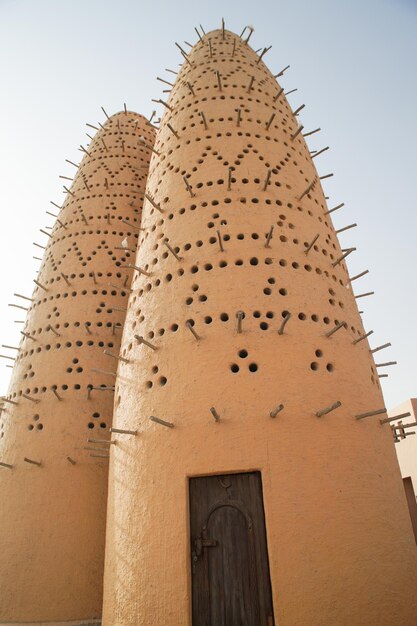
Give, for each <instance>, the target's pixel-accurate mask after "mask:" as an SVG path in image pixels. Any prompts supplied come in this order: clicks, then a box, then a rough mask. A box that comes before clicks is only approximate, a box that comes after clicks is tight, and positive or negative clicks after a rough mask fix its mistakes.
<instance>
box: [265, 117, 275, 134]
mask: <svg viewBox="0 0 417 626" xmlns="http://www.w3.org/2000/svg"><path fill="white" fill-rule="evenodd" d="M275 115H276V114H275V113H272V115H271V117H270V118H269V120H268V121H267V123H266V130H269V127H270V126H271V124H272V122H273V121H274V117H275Z"/></svg>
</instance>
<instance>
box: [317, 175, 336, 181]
mask: <svg viewBox="0 0 417 626" xmlns="http://www.w3.org/2000/svg"><path fill="white" fill-rule="evenodd" d="M332 176H334V174H324V176H319V179H320V180H325V179H326V178H331V177H332Z"/></svg>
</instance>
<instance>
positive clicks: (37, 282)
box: [33, 278, 48, 291]
mask: <svg viewBox="0 0 417 626" xmlns="http://www.w3.org/2000/svg"><path fill="white" fill-rule="evenodd" d="M33 282H34V283H35V285H38V287H40V288H41V289H43V290H44V291H48V289H47V288H46V287H45V285H42V283H40V282H39V281H38V280H36V278H34V279H33Z"/></svg>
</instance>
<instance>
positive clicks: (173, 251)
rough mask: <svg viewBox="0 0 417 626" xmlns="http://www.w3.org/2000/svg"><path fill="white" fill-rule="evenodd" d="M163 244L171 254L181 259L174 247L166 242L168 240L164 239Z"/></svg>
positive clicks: (178, 259)
mask: <svg viewBox="0 0 417 626" xmlns="http://www.w3.org/2000/svg"><path fill="white" fill-rule="evenodd" d="M164 246H166V247H167V248H168V250H169V251H170V252H171V254H172V255H173V256H174V257H175V258H176V259H177V261H182V257H181V256H179V255H178V254H177V253H176V252H175V250H174V248H173V247H172V246H170V244H169V243H168V241H164Z"/></svg>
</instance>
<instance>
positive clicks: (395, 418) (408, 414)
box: [379, 411, 416, 428]
mask: <svg viewBox="0 0 417 626" xmlns="http://www.w3.org/2000/svg"><path fill="white" fill-rule="evenodd" d="M383 412H385V411H383ZM410 415H411V413H410V412H407V413H401V414H400V415H394V416H393V417H386V418H384V419H383V420H379V423H380V424H388V422H395V421H396V420H400V419H403V417H410ZM415 425H416V423H415V422H413V424H401V428H407V427H408V426H415Z"/></svg>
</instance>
